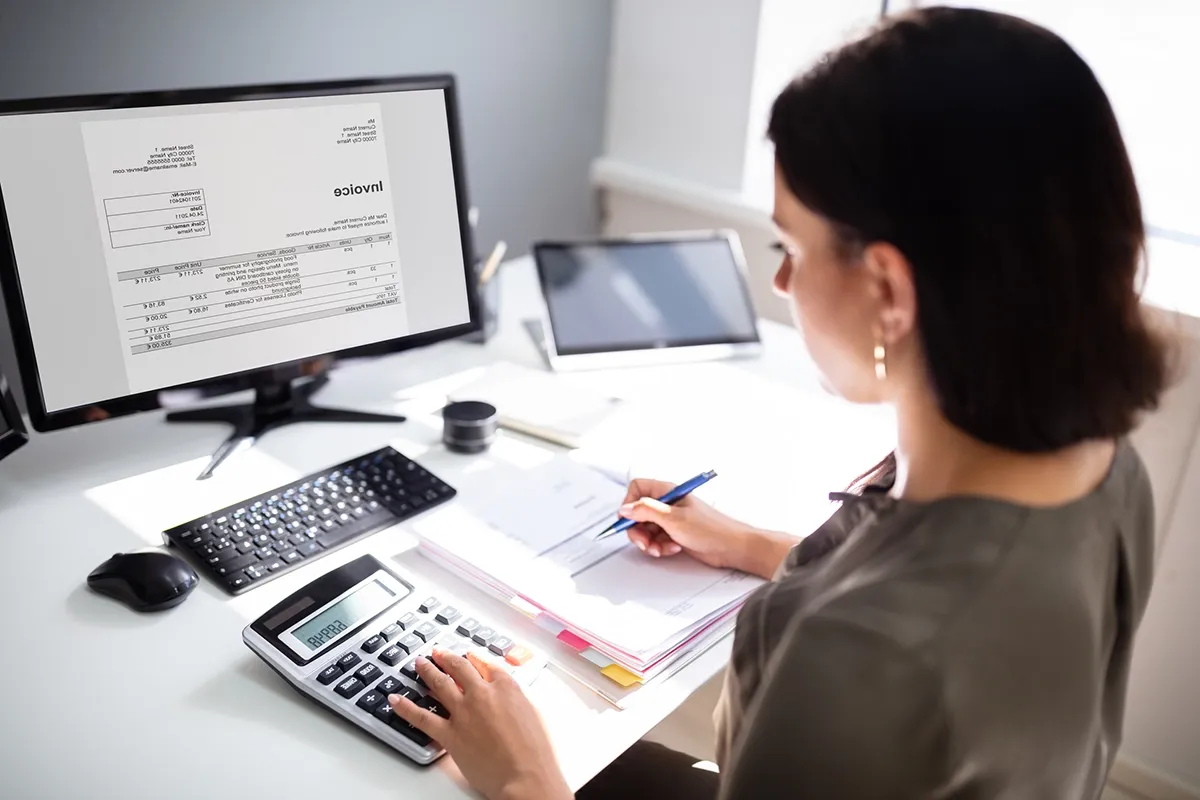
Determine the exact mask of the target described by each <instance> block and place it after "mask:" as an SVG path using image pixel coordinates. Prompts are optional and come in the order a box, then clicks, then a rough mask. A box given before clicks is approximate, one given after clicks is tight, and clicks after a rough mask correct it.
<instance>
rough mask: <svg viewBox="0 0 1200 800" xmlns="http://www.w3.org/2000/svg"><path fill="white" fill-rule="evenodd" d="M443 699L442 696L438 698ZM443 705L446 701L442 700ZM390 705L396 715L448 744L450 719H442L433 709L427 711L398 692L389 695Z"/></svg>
mask: <svg viewBox="0 0 1200 800" xmlns="http://www.w3.org/2000/svg"><path fill="white" fill-rule="evenodd" d="M438 699H439V700H441V698H440V697H439V698H438ZM442 703H443V705H444V704H445V701H442ZM388 705H390V706H391V707H392V711H394V712H395V714H396V716H397V717H399V718H400V719H402V720H404V721H405V722H407V723H408V724H409V725H412V726H413V727H414V728H417V729H419V730H422V731H424V732H425V733H427V734H429V735H430V736H432V737H433V738H434V739H437V740H438V742H440V743H441V744H443V745H445V744H446V734H447V733H449V731H450V723H449V721H448V720H445V719H442V718H441V717H439V716H438V715H437V714H434V713H433V712H432V711H426V710H425V709H423V708H421V707H419V706H418V705H416V704H415V703H413V701H412V700H409V699H408V698H407V697H401V696H400V695H398V694H390V695H388Z"/></svg>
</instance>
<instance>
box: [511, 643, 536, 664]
mask: <svg viewBox="0 0 1200 800" xmlns="http://www.w3.org/2000/svg"><path fill="white" fill-rule="evenodd" d="M531 658H533V651H532V650H530V649H529V648H528V647H523V646H521V645H516V646H515V647H513V648H512V649H511V650H509V651H508V654H507V655H506V656H504V660H505V661H507V662H508V663H510V664H512V665H513V666H514V667H519V666H521V665H522V664H525V663H527V662H528V661H529V659H531Z"/></svg>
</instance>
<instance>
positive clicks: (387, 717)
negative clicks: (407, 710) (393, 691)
mask: <svg viewBox="0 0 1200 800" xmlns="http://www.w3.org/2000/svg"><path fill="white" fill-rule="evenodd" d="M384 700H385V702H384V703H383V705H380V706H378V707H376V709H375V710H374V711H372V712H371V715H372V716H373V717H375V719H377V720H379V721H380V722H382V723H383V724H384V725H391V724H392V720H393V719H395V718H396V712H395V711H392V707H391V705H389V704H388V703H387V702H386V700H387V696H386V695H385V696H384Z"/></svg>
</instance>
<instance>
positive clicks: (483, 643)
mask: <svg viewBox="0 0 1200 800" xmlns="http://www.w3.org/2000/svg"><path fill="white" fill-rule="evenodd" d="M495 636H496V631H495V630H494V629H493V628H480V629H479V630H477V631H475V633H473V634H471V641H473V642H474V643H475V644H477V645H479V646H480V647H487V646H488V645H489V644H491V642H492V639H494V638H495Z"/></svg>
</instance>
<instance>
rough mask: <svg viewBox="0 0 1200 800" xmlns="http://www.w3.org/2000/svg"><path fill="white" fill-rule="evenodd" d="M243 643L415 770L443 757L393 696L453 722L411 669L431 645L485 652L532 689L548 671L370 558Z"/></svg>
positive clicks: (318, 583)
mask: <svg viewBox="0 0 1200 800" xmlns="http://www.w3.org/2000/svg"><path fill="white" fill-rule="evenodd" d="M242 639H243V640H244V641H245V642H246V645H247V646H248V647H249V648H250V649H251V650H253V651H254V652H255V653H257V654H258V655H259V657H261V658H262V659H263V660H264V661H266V662H267V664H268V665H269V666H270V667H271V669H273V670H275V672H277V673H279V675H280V676H282V677H283V678H284V680H286V681H287V682H288V683H290V684H291V685H292V687H293V688H295V689H296V690H297V691H299V692H300V693H301V694H303V695H305V696H306V697H308V698H310V699H312V700H315V701H316V702H317V703H319V704H320V705H322V706H324V707H325V708H327V709H328V710H330V711H332V712H333V713H335V714H337V715H338V716H340V717H343V718H344V719H347V720H349V721H350V722H352V723H354V724H355V725H357V726H358V727H360V728H362V729H363V730H365V731H367V732H368V733H370V734H372V735H373V736H375V737H376V738H378V739H380V740H382V741H383V742H385V743H387V744H388V745H390V746H391V747H393V748H395V749H396V750H399V751H400V752H401V753H403V754H404V755H406V756H408V757H409V758H411V759H412V760H413V761H416V762H417V763H418V764H429V763H431V762H433V761H435V760H437V759H438V758H439V757H440V756H441V755H442V754H443V753H444V752H445V751H444V750H443V749H442V748H441V747H439V746H438V745H437V743H436V742H431V741H430V739H429V737H428V736H426V735H425V734H424V733H422V732H421V731H420V730H417V729H416V728H414V727H413V726H411V725H409V724H408V723H407V722H405V721H404V720H402V719H400V718H399V717H397V716H396V715H395V714H394V713H393V712H392V709H391V707H390V706H389V705H388V702H387V696H388V695H389V694H400V695H404V696H406V697H408V698H409V699H411V700H412V701H413V702H415V703H416V704H417V705H419V706H421V707H423V708H426V709H428V710H430V711H433V712H434V713H436V714H440V715H442V716H444V717H449V714H448V712H447V711H446V710H445V709H444V708H442V707H441V704H439V703H438V702H437V701H436V700H435V699H434V698H433V696H432V695H430V694H429V693H428V691H427V688H426V686H425V684H424V682H423V681H422V680H421V679H420V677H418V675H417V673H416V669H415V661H416V658H417V656H420V655H428V654H429V652H430V650H432V649H433V647H434V645H437V646H438V647H440V648H442V649H445V650H451V651H453V652H457V653H465V652H467V651H469V650H486V651H487V652H488V653H489V654H490V656H491V660H492V663H494V664H498V665H500V667H501V668H503V669H505V670H507V671H508V672H509V673H510V674H511V675H512V676H513V677H514V678H515V679H516V680H517V681H518V682H519V683H521V684H523V685H526V686H528V685H529V683H530V682H532V680H533V679H534V678H535V677H537V675H538V674H539V673H540V671H541V669H542V668H543V667H544V666H545V664H546V659H545V658H544V657H543V656H541V655H539V654H538V653H535V652H534V651H533V650H532V649H531V648H529V647H527V646H525V645H523V644H521V643H519V642H517V641H514V639H513V638H512V636H510V635H509V633H508V632H506V631H503V630H498V629H496V628H494V627H492V626H491V625H489V624H488V622H487V620H486V619H485V618H484V617H482V616H481V615H479V614H477V613H475V612H472V611H471V610H469V609H467V608H464V607H463V606H461V605H459V604H458V603H457V602H455V600H454V599H453V598H451V597H448V596H446V595H445V594H443V593H441V592H439V593H437V594H424V593H422V592H420V591H418V590H417V588H416V587H415V586H414V585H413V583H411V582H410V581H408V580H405V579H404V578H402V577H400V576H399V575H397V574H396V573H395V572H393V571H392V570H390V569H388V567H386V566H384V565H383V564H382V563H380V562H379V561H378V560H377V559H376V558H374V557H373V556H369V555H366V556H362V557H361V558H358V559H355V560H354V561H351V562H349V563H348V564H344V565H343V566H341V567H338V568H337V569H334V570H332V571H331V572H327V573H326V574H325V575H322V576H321V577H320V578H317V579H316V580H314V581H313V582H312V583H310V584H308V585H307V586H305V587H304V588H303V589H300V590H299V591H297V592H296V593H294V594H293V595H291V596H290V597H288V598H287V599H286V600H284V601H282V602H281V603H279V604H278V605H276V606H275V607H274V608H272V609H271V610H270V611H268V612H267V613H265V614H263V615H262V616H261V617H259V618H258V619H256V620H255V621H254V622H252V623H250V624H249V625H247V626H246V628H245V629H244V630H243V631H242Z"/></svg>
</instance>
